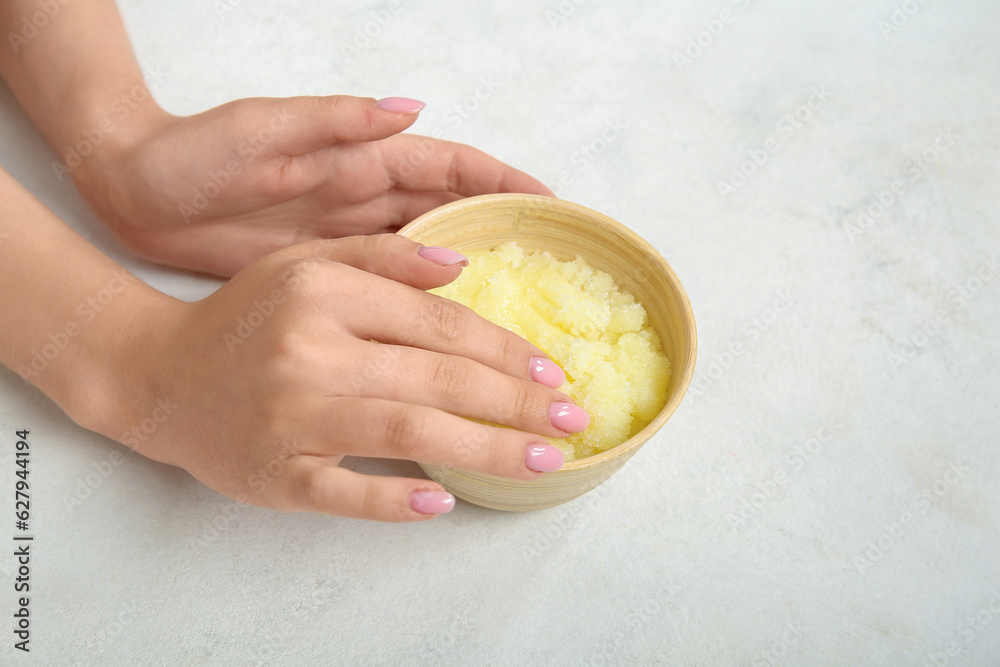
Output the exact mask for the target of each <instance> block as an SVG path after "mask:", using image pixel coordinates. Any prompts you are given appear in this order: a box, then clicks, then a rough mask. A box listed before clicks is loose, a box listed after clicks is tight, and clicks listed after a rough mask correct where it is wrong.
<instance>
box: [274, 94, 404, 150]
mask: <svg viewBox="0 0 1000 667" xmlns="http://www.w3.org/2000/svg"><path fill="white" fill-rule="evenodd" d="M273 104H274V106H275V108H274V111H275V113H276V114H277V115H280V116H283V118H284V122H286V123H287V122H290V123H291V124H290V125H288V129H287V130H286V131H282V132H275V139H276V142H275V143H276V144H277V146H276V147H277V148H278V149H279V150H280V151H281V152H283V153H285V154H286V155H304V154H305V153H311V152H313V151H318V150H320V149H322V148H327V147H328V146H330V145H332V144H335V143H338V142H343V141H377V140H379V139H385V138H386V137H391V136H392V135H394V134H398V133H400V132H402V131H403V130H405V129H406V128H408V127H409V126H411V125H413V123H414V122H415V121H416V120H417V115H418V114H419V113H420V110H421V109H423V108H424V103H423V102H420V101H418V100H413V99H410V98H408V97H386V98H384V99H381V100H378V101H376V100H375V99H373V98H371V97H351V96H350V95H329V96H326V97H290V98H285V99H276V100H273Z"/></svg>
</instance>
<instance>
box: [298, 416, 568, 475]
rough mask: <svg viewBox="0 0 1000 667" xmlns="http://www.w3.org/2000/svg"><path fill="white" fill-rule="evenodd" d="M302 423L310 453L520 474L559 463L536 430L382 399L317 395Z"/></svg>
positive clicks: (539, 471) (555, 451)
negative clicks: (510, 426)
mask: <svg viewBox="0 0 1000 667" xmlns="http://www.w3.org/2000/svg"><path fill="white" fill-rule="evenodd" d="M304 429H305V432H306V433H307V435H308V436H309V437H308V441H309V442H313V443H317V444H316V445H315V447H316V450H315V451H309V452H305V453H308V454H312V455H314V456H330V455H332V454H345V455H348V456H373V457H377V458H391V459H405V460H408V461H417V462H420V463H430V464H433V465H439V466H446V467H454V468H461V469H464V470H476V471H479V472H485V473H489V474H491V475H499V476H501V477H511V478H514V479H523V480H532V479H538V477H540V476H541V474H542V472H552V471H553V470H558V469H559V468H560V467H562V464H563V456H562V452H560V451H559V449H557V448H556V447H553V446H551V445H549V444H548V443H546V442H545V440H543V439H542V438H540V437H539V436H537V435H533V434H531V433H524V432H522V431H515V430H514V429H509V428H500V427H496V426H488V425H485V424H479V423H477V422H473V421H469V420H468V419H463V418H462V417H456V416H455V415H452V414H448V413H447V412H443V411H441V410H437V409H434V408H428V407H425V406H422V405H411V404H407V403H398V402H396V401H387V400H382V399H373V398H348V397H328V398H323V399H320V400H319V401H317V403H315V404H314V408H313V414H312V415H311V416H310V418H308V420H307V421H306V423H305V424H304ZM529 465H530V466H531V467H529Z"/></svg>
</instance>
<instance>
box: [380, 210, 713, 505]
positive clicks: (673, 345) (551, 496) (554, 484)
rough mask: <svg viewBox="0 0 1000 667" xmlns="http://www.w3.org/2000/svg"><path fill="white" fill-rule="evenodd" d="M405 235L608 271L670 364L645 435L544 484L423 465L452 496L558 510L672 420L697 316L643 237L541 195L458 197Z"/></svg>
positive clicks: (687, 371) (689, 365)
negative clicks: (642, 313)
mask: <svg viewBox="0 0 1000 667" xmlns="http://www.w3.org/2000/svg"><path fill="white" fill-rule="evenodd" d="M399 234H400V235H402V236H405V237H407V238H409V239H412V240H414V241H417V242H418V243H423V244H424V245H436V246H444V247H447V248H452V249H454V250H458V251H462V250H488V249H490V248H493V247H495V246H497V245H500V244H502V243H506V242H508V241H515V242H516V243H517V244H518V245H520V246H521V247H523V248H525V249H526V250H534V251H547V252H549V253H550V254H551V255H553V256H554V257H556V258H558V259H560V260H572V259H574V258H575V257H577V256H579V257H582V258H583V259H584V261H586V262H587V263H589V264H590V265H591V266H593V267H594V268H596V269H600V270H602V271H605V272H607V273H609V274H610V275H611V276H612V277H613V278H615V280H617V281H618V284H619V285H621V286H622V287H624V288H625V289H627V290H629V291H630V292H631V293H632V294H633V295H634V296H635V297H636V299H637V300H638V301H639V302H640V303H642V304H643V306H644V307H645V308H646V312H647V313H648V315H649V319H650V323H651V324H652V325H653V328H654V329H655V330H656V331H657V333H658V334H659V335H660V340H661V341H662V344H663V350H664V352H665V353H666V354H667V358H668V359H669V360H670V368H671V372H670V383H669V385H668V387H667V397H666V403H665V405H664V406H663V409H662V410H660V413H659V414H658V415H657V416H656V417H655V418H654V419H653V421H652V422H650V423H649V424H648V425H647V426H646V428H644V429H642V430H641V431H640V432H639V433H637V434H635V435H634V436H633V437H631V438H629V439H628V440H626V441H625V442H623V443H621V444H620V445H618V446H616V447H613V448H612V449H609V450H607V451H605V452H602V453H600V454H595V455H594V456H589V457H587V458H584V459H578V460H576V461H570V462H568V463H566V464H565V465H564V466H563V467H562V469H561V470H558V471H556V472H551V473H546V474H545V475H544V476H543V477H541V478H540V479H537V480H534V481H530V482H528V481H523V480H516V479H508V478H506V477H498V476H495V475H488V474H485V473H480V472H472V471H468V470H461V469H456V468H451V467H442V466H435V465H429V464H423V463H421V464H420V467H421V468H423V470H424V472H426V473H427V475H428V476H429V477H430V478H431V479H433V480H434V481H436V482H439V483H440V484H442V485H443V486H444V487H445V488H446V489H448V491H450V492H451V493H453V494H454V495H456V496H458V497H459V498H462V499H463V500H467V501H469V502H471V503H475V504H476V505H481V506H483V507H489V508H493V509H499V510H511V511H527V510H538V509H545V508H547V507H554V506H556V505H560V504H562V503H565V502H567V501H570V500H573V499H574V498H577V497H579V496H582V495H583V494H585V493H587V492H588V491H591V490H592V489H594V488H596V487H597V486H598V485H600V484H601V483H602V482H603V481H604V480H606V479H607V478H608V477H610V476H611V475H613V474H614V473H615V472H617V471H618V469H619V468H621V467H622V466H623V465H624V464H625V462H626V461H628V460H629V459H630V458H631V457H632V455H633V454H635V453H636V452H637V451H638V450H639V448H640V447H642V445H644V444H645V443H646V442H647V441H648V440H649V439H650V438H652V437H653V435H655V434H656V432H657V431H659V430H660V428H661V427H662V426H663V425H664V424H665V423H666V422H667V420H668V419H670V416H671V415H672V414H673V413H674V411H675V410H676V409H677V406H678V405H679V404H680V402H681V399H683V398H684V394H685V392H686V391H687V388H688V385H689V384H690V383H691V376H692V374H693V373H694V364H695V356H696V353H697V347H698V343H697V333H696V330H695V323H694V313H693V312H692V311H691V304H690V303H689V302H688V298H687V294H685V293H684V288H683V287H682V286H681V282H680V280H678V278H677V275H676V274H675V273H674V271H673V269H671V268H670V265H669V264H667V262H666V260H664V259H663V257H662V256H661V255H660V254H659V253H658V252H657V251H656V249H655V248H653V247H652V246H651V245H650V244H649V243H647V242H646V241H645V240H643V239H642V238H641V237H640V236H639V235H638V234H636V233H635V232H633V231H631V230H630V229H628V228H627V227H625V226H623V225H622V224H620V223H618V222H615V221H614V220H612V219H611V218H609V217H607V216H605V215H602V214H600V213H597V212H596V211H592V210H590V209H588V208H584V207H583V206H580V205H578V204H573V203H570V202H566V201H562V200H560V199H553V198H549V197H540V196H536V195H517V194H499V195H483V196H480V197H470V198H468V199H461V200H458V201H455V202H452V203H450V204H445V205H444V206H441V207H439V208H436V209H434V210H433V211H430V212H428V213H425V214H424V215H422V216H420V217H419V218H417V219H416V220H414V221H413V222H411V223H410V224H408V225H406V226H405V227H403V228H402V229H401V230H400V231H399Z"/></svg>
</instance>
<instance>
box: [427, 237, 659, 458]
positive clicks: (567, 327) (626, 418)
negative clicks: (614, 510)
mask: <svg viewBox="0 0 1000 667" xmlns="http://www.w3.org/2000/svg"><path fill="white" fill-rule="evenodd" d="M464 254H465V255H466V256H467V257H468V258H469V266H467V267H466V268H465V269H463V271H462V275H461V276H460V277H459V278H458V280H456V281H455V282H453V283H451V284H450V285H446V286H444V287H441V288H438V289H435V290H432V291H433V292H434V293H435V294H438V295H440V296H443V297H447V298H449V299H453V300H455V301H458V302H459V303H462V304H465V305H466V306H468V307H470V308H472V310H474V311H475V312H477V313H479V315H481V316H482V317H484V318H486V319H487V320H489V321H491V322H493V323H495V324H498V325H500V326H502V327H506V328H507V329H510V330H511V331H513V332H514V333H516V334H518V335H519V336H523V337H524V338H526V339H528V340H529V341H531V342H532V343H534V344H535V345H537V346H538V347H539V348H541V349H543V350H545V351H546V352H547V353H548V355H549V356H550V357H552V359H553V360H554V361H555V362H556V363H557V364H559V365H560V366H562V368H563V370H565V371H566V376H567V382H566V384H565V385H563V386H562V387H560V388H559V389H560V391H562V392H563V393H565V394H567V395H568V396H570V397H571V398H572V399H573V400H574V401H575V402H576V403H577V404H578V405H580V406H581V407H583V409H585V410H586V411H587V412H588V413H590V417H591V421H590V426H589V427H588V428H587V430H586V431H584V432H583V433H577V434H574V435H571V436H569V437H568V438H565V439H562V440H557V439H550V440H549V441H550V442H551V443H552V444H553V445H555V446H556V447H558V448H559V449H561V450H562V451H563V454H565V455H566V460H567V461H572V460H575V459H580V458H584V457H587V456H592V455H594V454H597V453H600V452H603V451H605V450H607V449H610V448H612V447H614V446H616V445H619V444H621V443H622V442H624V441H625V440H627V439H628V438H629V437H631V436H632V435H634V434H636V433H638V432H639V431H640V430H642V428H643V427H644V426H646V424H648V423H649V422H650V421H652V419H653V418H654V417H655V416H656V415H657V413H658V412H659V411H660V409H661V408H663V404H664V403H665V402H666V395H667V384H668V382H669V381H670V361H669V360H668V359H667V357H666V355H665V354H664V353H663V351H662V350H663V348H662V346H661V344H660V337H659V336H658V335H657V334H656V332H655V331H653V328H652V326H650V324H649V318H648V317H647V316H646V310H645V308H643V307H642V304H640V303H637V302H636V300H635V297H633V296H632V294H630V293H629V292H627V291H625V290H623V289H621V288H620V287H618V285H616V284H615V281H614V279H613V278H612V277H611V276H610V275H608V274H607V273H604V272H603V271H598V270H596V269H594V268H592V267H591V266H589V265H588V264H587V263H586V262H584V261H583V260H582V259H580V258H577V259H575V260H573V261H560V260H557V259H555V258H554V257H552V256H551V255H550V254H549V253H547V252H543V253H528V252H525V250H524V249H523V248H521V247H519V246H518V245H516V244H514V243H505V244H504V245H501V246H498V247H496V248H494V249H492V250H489V251H471V252H464Z"/></svg>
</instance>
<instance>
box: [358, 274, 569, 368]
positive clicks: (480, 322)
mask: <svg viewBox="0 0 1000 667" xmlns="http://www.w3.org/2000/svg"><path fill="white" fill-rule="evenodd" d="M353 299H354V304H353V305H354V307H353V308H352V309H351V311H350V312H349V313H345V314H344V317H343V319H342V320H341V323H342V325H343V326H344V327H346V329H347V330H348V331H350V332H351V333H352V334H353V335H354V336H356V337H357V338H360V339H361V340H375V341H378V342H380V343H388V344H394V345H405V346H408V347H416V348H422V349H425V350H431V351H433V352H439V353H441V354H449V355H457V356H462V357H466V358H468V359H472V360H473V361H476V362H479V363H480V364H483V365H485V366H489V367H490V368H493V369H495V370H498V371H500V372H502V373H506V374H507V375H511V376H513V377H516V378H522V379H525V380H526V379H533V380H535V381H537V382H541V383H543V384H545V385H547V386H549V387H558V386H560V385H561V384H562V382H563V380H565V376H564V375H563V374H562V371H561V370H559V367H558V366H557V365H556V364H555V363H554V362H552V361H551V360H549V357H548V355H547V354H546V353H545V352H544V351H543V350H541V349H540V348H538V347H536V346H534V345H532V344H531V343H529V342H528V341H527V340H525V339H524V338H521V337H520V336H518V335H517V334H515V333H514V332H512V331H509V330H508V329H505V328H503V327H501V326H498V325H496V324H493V323H492V322H490V321H488V320H486V319H484V318H482V317H480V316H479V315H477V314H476V313H475V312H473V311H472V310H471V309H470V308H468V307H466V306H463V305H462V304H460V303H457V302H455V301H452V300H450V299H446V298H444V297H440V296H436V295H434V294H428V293H426V292H420V291H417V290H414V289H410V288H408V287H406V286H405V285H401V284H399V283H397V282H391V281H384V282H378V283H374V282H373V283H371V286H370V288H369V289H367V290H365V291H364V292H362V293H358V294H356V295H354V296H353ZM387 304H393V307H391V308H390V307H388V306H387Z"/></svg>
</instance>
